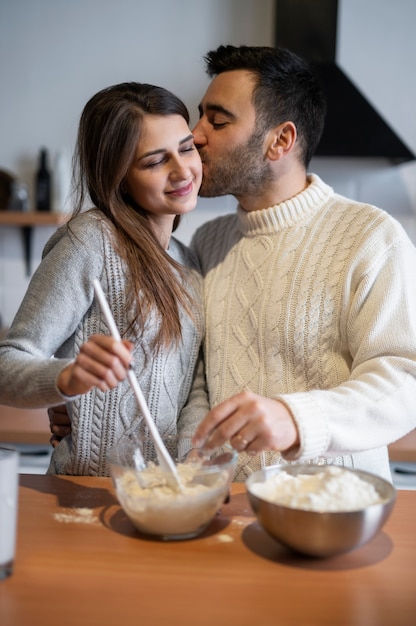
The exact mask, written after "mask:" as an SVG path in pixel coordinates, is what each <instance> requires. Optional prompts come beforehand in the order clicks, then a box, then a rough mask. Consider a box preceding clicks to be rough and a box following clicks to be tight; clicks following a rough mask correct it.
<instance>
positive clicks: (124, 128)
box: [0, 83, 207, 476]
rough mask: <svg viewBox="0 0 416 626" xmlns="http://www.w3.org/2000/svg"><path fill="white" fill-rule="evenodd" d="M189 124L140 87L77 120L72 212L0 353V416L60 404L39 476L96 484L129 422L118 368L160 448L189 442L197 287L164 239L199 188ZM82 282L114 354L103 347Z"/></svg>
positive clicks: (129, 87)
mask: <svg viewBox="0 0 416 626" xmlns="http://www.w3.org/2000/svg"><path fill="white" fill-rule="evenodd" d="M188 122H189V116H188V111H187V109H186V107H185V105H184V104H183V103H182V102H181V101H180V100H179V99H178V98H177V97H176V96H174V95H173V94H172V93H170V92H169V91H166V90H165V89H163V88H160V87H155V86H152V85H146V84H139V83H123V84H120V85H115V86H113V87H109V88H107V89H104V90H102V91H100V92H99V93H97V94H96V95H95V96H93V97H92V98H91V99H90V100H89V102H88V103H87V104H86V106H85V108H84V111H83V113H82V115H81V120H80V125H79V130H78V139H77V148H76V152H75V156H74V182H75V192H76V204H75V210H74V213H73V215H72V216H71V219H70V221H69V223H68V224H66V225H65V226H63V227H61V228H60V229H58V230H57V232H56V233H55V234H54V235H53V236H52V237H51V239H50V240H49V242H48V243H47V245H46V247H45V250H44V256H43V259H42V263H41V264H40V266H39V267H38V269H37V271H36V272H35V274H34V276H33V278H32V280H31V283H30V285H29V288H28V291H27V293H26V295H25V298H24V300H23V302H22V304H21V306H20V308H19V311H18V312H17V315H16V317H15V320H14V321H13V324H12V326H11V328H10V331H9V333H8V335H7V337H6V338H5V339H4V340H3V341H2V342H1V343H0V377H1V380H2V384H1V390H0V403H2V404H8V405H11V406H12V405H13V406H19V407H29V408H36V407H50V406H55V405H59V404H62V402H66V404H67V410H68V412H69V415H70V418H71V422H72V434H71V435H70V436H68V437H65V438H64V439H63V440H62V441H61V443H60V444H59V445H58V446H57V447H56V448H55V449H54V451H53V454H52V460H51V465H50V468H49V470H48V471H49V472H50V473H52V472H54V473H66V474H77V475H98V476H101V475H108V468H107V464H106V460H105V454H106V451H107V449H108V447H109V446H111V445H113V444H114V443H115V442H117V441H118V439H119V438H120V437H121V436H122V435H128V434H130V433H134V432H136V431H137V430H138V429H139V427H140V424H141V421H142V416H141V414H140V411H139V409H138V408H137V406H136V401H135V399H134V396H133V394H132V392H131V389H130V387H129V384H128V380H127V379H126V372H127V368H128V367H129V365H130V363H132V364H133V367H134V370H135V372H136V375H137V376H138V378H139V382H140V385H141V387H142V390H143V393H144V396H145V398H146V400H147V403H148V405H149V409H150V412H151V414H152V416H153V417H154V419H155V421H156V424H157V426H158V428H159V430H160V432H161V434H162V435H172V434H173V435H174V434H176V433H177V431H179V433H185V432H186V433H187V434H189V433H191V432H192V431H193V429H194V426H195V424H196V423H197V422H199V421H200V419H202V417H203V415H204V414H205V412H206V411H207V399H206V396H205V387H204V384H203V372H202V364H201V361H200V359H199V352H200V345H201V341H202V336H203V315H202V307H201V300H200V297H201V296H200V288H201V278H200V275H199V271H198V267H197V265H196V263H195V261H194V259H193V257H192V256H191V254H190V252H189V251H188V250H187V248H186V247H185V246H184V245H182V244H181V243H180V242H178V241H177V240H175V239H174V238H172V237H171V233H172V231H173V230H174V228H175V227H176V226H177V223H178V219H179V216H181V215H183V214H186V213H188V212H189V211H191V210H192V209H193V208H194V207H195V205H196V202H197V194H198V189H199V186H200V184H201V178H202V166H201V161H200V158H199V155H198V152H197V150H196V149H195V146H194V142H193V137H192V134H191V132H190V130H189V126H188ZM87 202H88V206H87V205H86V203H87ZM91 204H92V207H91V208H89V207H90V206H91ZM93 279H98V280H99V281H100V283H101V285H102V287H103V290H104V293H105V295H106V297H107V300H108V302H109V305H110V308H111V310H112V313H113V316H114V319H115V323H116V325H117V327H118V329H119V331H120V334H121V336H122V338H123V341H121V342H117V341H115V340H114V339H112V338H111V337H110V336H109V335H110V333H109V331H108V328H107V326H106V324H105V321H104V318H103V316H102V314H101V311H100V308H99V305H98V303H97V302H96V301H95V300H94V290H93V283H92V281H93ZM197 370H198V376H197ZM192 385H193V389H192V393H191V387H192ZM190 393H191V396H190V397H189V401H188V396H189V394H190Z"/></svg>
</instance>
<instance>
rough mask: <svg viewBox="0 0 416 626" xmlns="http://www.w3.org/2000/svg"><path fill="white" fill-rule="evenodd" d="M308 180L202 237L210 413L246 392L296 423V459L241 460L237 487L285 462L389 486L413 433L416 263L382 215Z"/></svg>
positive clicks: (218, 223) (206, 229) (270, 455)
mask: <svg viewBox="0 0 416 626" xmlns="http://www.w3.org/2000/svg"><path fill="white" fill-rule="evenodd" d="M308 180H309V185H308V186H307V188H306V189H305V190H304V191H303V192H302V193H300V194H299V195H297V196H295V197H293V198H291V199H290V200H288V201H286V202H283V203H281V204H278V205H276V206H272V207H270V208H267V209H264V210H260V211H255V212H251V213H249V212H245V211H244V210H243V209H242V208H241V207H238V208H237V212H236V213H235V214H233V215H226V216H223V217H219V218H217V219H215V220H213V221H212V222H209V223H207V224H205V225H203V226H202V227H200V228H199V229H198V230H197V232H196V233H195V235H194V238H193V242H192V247H193V249H194V251H195V252H196V254H197V256H198V257H199V260H200V263H201V267H202V271H203V275H204V304H205V313H206V329H207V331H206V339H205V360H206V376H207V383H208V389H209V397H210V405H211V407H213V406H215V405H217V404H218V403H219V402H221V401H223V400H225V399H226V398H228V397H230V396H232V395H234V394H235V393H238V392H239V391H241V390H244V389H250V390H251V391H253V392H256V393H258V394H261V395H263V396H267V397H269V398H276V399H279V400H281V401H282V402H283V403H284V404H285V405H286V406H287V407H288V408H289V409H290V411H291V413H292V415H293V418H294V420H295V422H296V424H297V427H298V430H299V433H300V448H299V450H298V452H297V453H296V454H293V455H285V454H283V455H280V454H279V453H277V452H273V451H270V452H267V453H263V454H261V455H258V456H255V457H250V456H249V455H247V454H245V453H243V454H241V455H240V460H239V466H238V470H237V473H236V477H235V478H236V480H240V481H243V480H245V478H246V477H247V476H248V475H249V474H250V473H251V472H253V471H255V470H257V469H259V468H260V467H262V466H264V465H270V464H276V463H286V462H313V463H323V464H326V463H328V464H332V463H334V464H339V465H345V466H347V467H357V468H361V469H365V470H367V471H370V472H374V473H376V474H379V475H381V476H384V477H385V478H387V479H391V475H390V469H389V463H388V452H387V445H388V444H389V443H391V442H393V441H395V440H396V439H398V438H400V437H401V436H403V435H405V434H406V433H407V432H408V431H410V430H411V429H412V428H414V427H415V425H416V250H415V248H414V246H413V245H412V243H411V242H410V240H409V238H408V236H407V235H406V233H405V232H404V230H403V228H402V227H401V226H400V224H399V223H398V222H397V221H396V220H395V219H394V218H392V217H391V216H390V215H388V214H387V213H386V212H384V211H382V210H380V209H378V208H376V207H374V206H370V205H366V204H362V203H359V202H355V201H352V200H349V199H347V198H344V197H342V196H340V195H338V194H336V193H334V191H333V190H332V189H331V188H330V187H329V186H328V185H326V184H325V183H324V182H323V181H322V180H321V179H320V178H319V177H318V176H316V175H313V174H311V175H310V176H309V177H308Z"/></svg>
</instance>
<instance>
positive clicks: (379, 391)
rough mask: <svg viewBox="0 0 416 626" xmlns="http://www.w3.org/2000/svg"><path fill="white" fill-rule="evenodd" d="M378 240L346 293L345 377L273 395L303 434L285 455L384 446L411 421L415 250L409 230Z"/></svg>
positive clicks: (414, 412)
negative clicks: (405, 234) (396, 237)
mask: <svg viewBox="0 0 416 626" xmlns="http://www.w3.org/2000/svg"><path fill="white" fill-rule="evenodd" d="M373 241H374V240H373ZM380 247H381V246H379V250H378V251H377V246H372V245H369V246H367V260H366V261H365V262H364V260H363V261H362V262H361V263H360V262H357V266H356V270H355V273H354V274H353V276H352V278H351V288H350V289H347V288H346V289H345V293H344V301H343V313H342V314H341V326H342V328H343V329H344V330H343V332H344V335H345V344H346V345H347V346H348V349H349V353H350V355H351V373H350V376H349V378H348V379H347V380H346V381H345V382H343V383H341V384H339V385H337V386H336V387H334V388H331V389H315V390H311V391H303V392H299V393H290V394H282V395H280V396H279V397H278V398H279V399H280V400H281V401H282V402H283V403H284V404H285V405H286V406H287V407H288V408H289V409H290V411H291V413H292V415H293V417H294V419H295V421H296V424H297V426H298V429H299V433H300V438H301V447H300V449H299V450H298V452H297V453H296V454H293V455H290V456H289V455H287V458H290V459H294V458H297V459H299V458H302V457H304V458H311V457H315V456H320V455H325V456H337V455H339V454H347V453H354V452H359V451H363V450H368V449H371V448H377V447H381V446H385V445H387V444H389V443H391V442H392V441H395V440H396V439H398V438H400V437H402V436H404V435H405V434H406V433H407V432H409V431H410V430H411V429H412V428H414V427H415V425H416V409H415V404H414V402H415V398H416V315H415V313H416V283H415V279H414V268H415V267H416V251H415V248H414V247H413V246H412V244H411V243H410V241H409V240H408V239H407V237H402V238H400V239H399V240H398V241H397V240H396V242H394V243H393V244H391V246H389V247H388V248H385V247H384V249H383V248H382V250H381V251H380ZM369 255H372V257H371V258H370V257H369ZM357 433H360V434H359V436H357Z"/></svg>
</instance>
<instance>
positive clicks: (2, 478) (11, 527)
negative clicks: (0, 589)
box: [0, 446, 19, 580]
mask: <svg viewBox="0 0 416 626" xmlns="http://www.w3.org/2000/svg"><path fill="white" fill-rule="evenodd" d="M18 484H19V453H18V452H17V450H14V449H13V448H7V447H5V446H0V580H2V579H3V578H6V577H7V576H10V574H12V572H13V565H14V555H15V549H16V526H17V502H18Z"/></svg>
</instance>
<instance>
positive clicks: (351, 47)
mask: <svg viewBox="0 0 416 626" xmlns="http://www.w3.org/2000/svg"><path fill="white" fill-rule="evenodd" d="M309 1H310V4H311V5H315V6H316V0H309ZM328 1H329V2H331V0H328ZM290 2H292V0H290ZM279 6H281V5H279V3H278V2H277V0H151V1H148V0H118V1H117V2H115V1H114V0H70V1H67V0H0V170H6V171H8V172H11V173H12V174H14V175H15V176H16V177H18V179H19V180H20V181H22V182H23V183H25V184H26V185H27V187H28V190H29V201H30V206H31V208H33V195H34V176H35V171H36V168H37V165H38V158H39V152H40V149H41V148H42V147H46V148H47V150H48V153H49V163H50V166H53V165H54V163H55V158H56V156H57V155H58V153H59V154H60V155H61V157H63V165H64V166H65V163H66V165H67V167H69V163H70V158H71V154H72V149H73V145H74V140H75V133H76V128H77V124H78V118H79V115H80V113H81V110H82V108H83V106H84V105H85V103H86V101H87V100H88V99H89V98H90V96H91V95H93V94H94V93H95V92H96V91H98V90H99V89H101V88H103V87H106V86H108V85H111V84H114V83H118V82H122V81H131V80H137V81H143V82H151V83H155V84H160V85H163V86H164V87H167V88H168V89H171V90H172V91H174V92H176V93H177V94H178V95H180V96H181V97H182V98H183V99H184V101H185V102H186V103H187V105H188V107H189V109H190V112H191V119H192V122H195V121H196V120H197V105H198V102H199V99H200V97H201V95H202V93H203V92H204V90H205V88H206V86H207V84H208V78H207V77H206V76H205V74H204V65H203V55H204V54H205V53H206V52H207V51H208V50H210V49H212V48H215V47H217V46H218V45H219V44H221V43H231V44H235V45H240V44H247V45H274V43H275V30H276V29H275V25H276V18H277V13H278V9H279ZM415 24H416V3H415V2H414V0H395V1H394V2H392V1H391V0H338V29H337V54H336V60H337V63H338V65H339V66H340V67H341V68H342V69H343V70H344V72H345V73H346V74H347V75H348V76H349V77H350V78H352V80H353V82H354V83H355V84H356V85H357V86H358V87H359V89H360V90H361V91H362V92H363V94H364V95H365V96H366V98H367V99H368V100H369V102H370V103H371V104H372V105H373V107H374V108H375V110H376V111H378V112H379V113H380V114H381V116H382V117H383V118H384V119H385V120H386V121H387V122H388V124H389V126H390V127H391V129H392V130H393V131H394V132H395V133H396V134H397V136H398V137H399V138H400V139H401V140H402V141H403V142H404V143H405V144H406V146H407V147H408V149H409V150H410V151H411V152H413V153H416V115H415V101H416V73H415V69H414V64H415V59H416V38H415V37H414V25H415ZM291 28H293V26H292V25H290V24H288V29H289V31H290V29H291ZM349 118H350V116H349V115H348V113H347V114H346V115H345V119H341V120H340V121H341V124H344V121H345V129H346V128H347V121H348V120H349ZM345 132H351V131H347V130H346V131H345ZM356 141H357V143H358V144H360V145H361V144H364V143H365V142H366V136H365V133H363V134H357V136H356ZM61 165H62V161H61ZM310 170H311V171H315V172H316V173H318V174H320V175H321V176H322V177H323V178H324V179H325V180H326V181H327V182H329V183H330V184H332V185H333V186H334V187H335V188H336V189H337V190H338V191H339V192H340V193H343V194H344V195H348V196H350V197H353V198H356V199H359V200H363V201H367V202H371V203H374V204H377V205H378V206H380V207H382V208H383V209H385V210H386V211H388V212H389V213H391V214H392V215H394V216H395V217H396V218H397V219H398V220H399V221H400V222H401V223H402V224H403V225H404V227H405V228H406V230H407V231H408V233H409V235H410V237H411V238H412V240H413V241H414V242H415V243H416V161H414V160H413V161H407V162H404V163H402V164H400V165H398V164H397V163H396V164H393V163H392V162H390V161H389V160H388V159H385V158H371V159H369V158H365V159H362V158H361V159H356V158H353V159H352V158H338V157H337V158H333V157H325V158H322V157H320V158H315V159H314V160H313V162H312V164H311V168H310ZM235 204H236V202H235V200H234V199H233V198H231V197H225V198H217V199H211V200H209V199H201V200H200V201H199V203H198V208H197V209H196V211H195V212H193V213H192V214H191V215H189V216H186V218H185V219H184V220H183V221H182V224H181V226H180V229H179V231H178V232H177V235H178V237H179V238H181V239H182V240H183V241H184V242H185V243H187V242H189V239H190V237H191V236H192V233H193V231H194V230H195V228H196V227H197V226H198V225H199V224H200V223H202V222H204V221H206V220H208V219H210V218H212V217H215V216H216V215H218V214H220V213H224V212H230V211H234V209H235ZM64 208H68V207H61V209H64ZM54 228H55V227H53V226H48V227H45V226H42V227H36V228H34V229H33V233H32V236H33V242H32V248H33V249H32V263H31V265H32V270H33V269H34V268H35V267H36V265H37V263H38V262H39V261H40V257H41V252H42V248H43V246H44V244H45V242H46V240H47V239H48V237H49V236H50V235H51V234H52V232H53V230H54ZM22 243H23V240H22V233H21V230H20V228H19V227H17V226H1V224H0V316H1V319H2V322H3V325H4V326H7V325H9V324H10V323H11V321H12V319H13V316H14V314H15V312H16V310H17V307H18V305H19V303H20V301H21V299H22V297H23V295H24V292H25V290H26V287H27V284H28V280H29V277H28V276H27V275H26V266H25V260H24V254H23V245H22ZM0 333H1V330H0ZM19 449H20V450H21V471H23V472H25V473H26V472H29V473H44V472H45V470H46V467H47V464H48V460H49V456H50V452H51V448H50V446H49V445H47V444H46V445H39V446H34V445H25V444H21V445H20V447H19ZM396 465H397V464H396ZM401 465H403V464H401ZM411 465H412V467H410V466H409V467H410V469H411V470H415V469H416V464H411ZM392 466H394V464H392ZM399 470H400V468H399ZM394 481H395V484H396V486H398V487H405V488H413V489H414V488H416V485H415V481H414V476H411V475H408V474H403V472H402V473H394Z"/></svg>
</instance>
